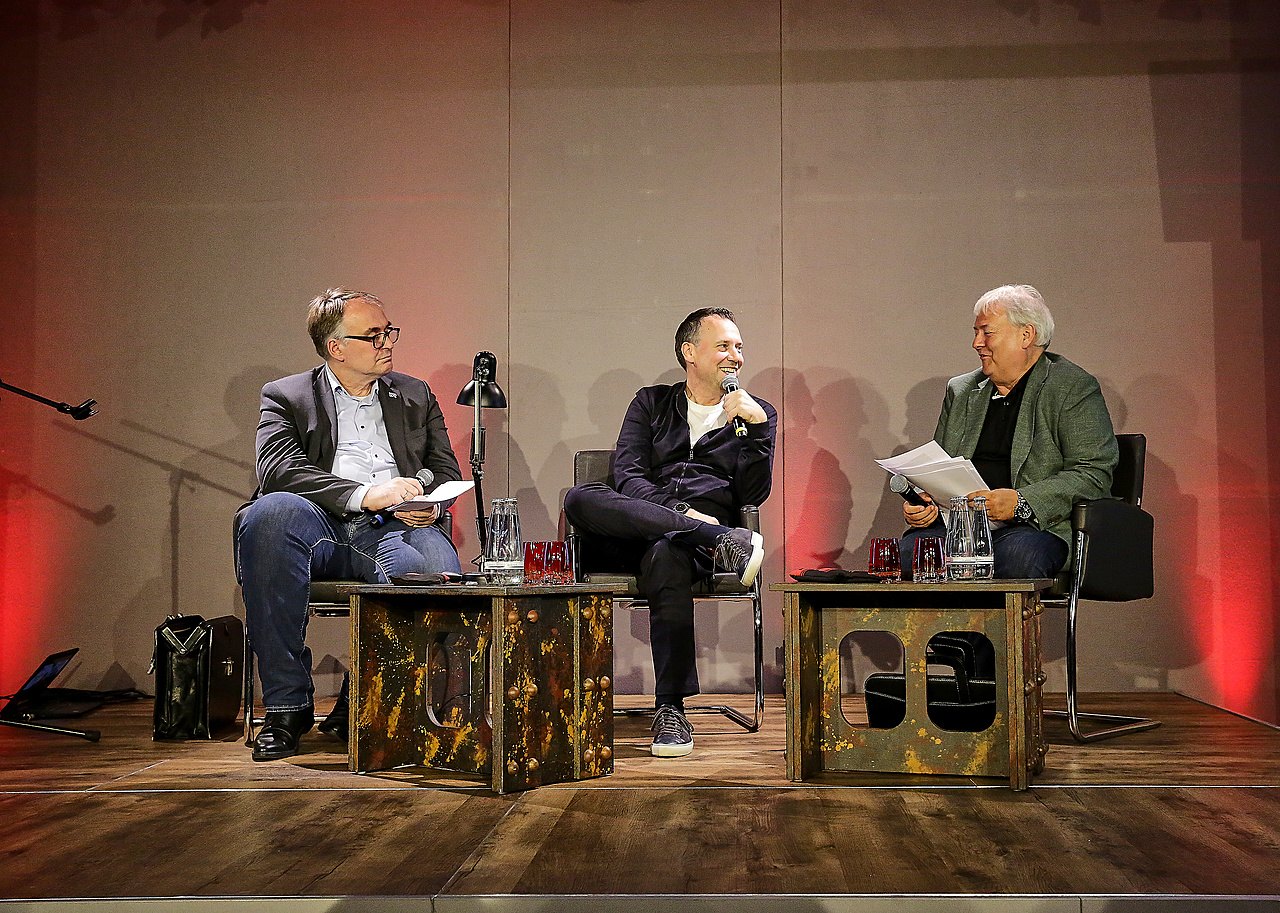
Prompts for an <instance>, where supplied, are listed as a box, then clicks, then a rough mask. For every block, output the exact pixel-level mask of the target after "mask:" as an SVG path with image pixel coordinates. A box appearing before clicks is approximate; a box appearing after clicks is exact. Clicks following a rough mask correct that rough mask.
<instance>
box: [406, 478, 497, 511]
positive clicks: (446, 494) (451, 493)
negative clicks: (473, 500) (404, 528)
mask: <svg viewBox="0 0 1280 913" xmlns="http://www.w3.org/2000/svg"><path fill="white" fill-rule="evenodd" d="M475 487H476V483H475V482H471V481H467V480H466V479H463V480H461V481H457V482H442V483H441V484H440V487H439V488H437V489H436V490H435V491H433V492H431V493H430V494H425V495H422V496H421V497H417V498H412V499H410V500H408V501H401V502H400V503H399V504H397V505H395V506H394V507H392V508H390V510H391V512H392V513H395V512H396V511H399V510H426V509H427V508H429V507H430V506H431V505H433V504H440V503H442V502H444V501H452V500H453V499H454V498H456V497H459V496H460V495H464V494H466V493H467V492H469V491H470V490H471V489H473V488H475Z"/></svg>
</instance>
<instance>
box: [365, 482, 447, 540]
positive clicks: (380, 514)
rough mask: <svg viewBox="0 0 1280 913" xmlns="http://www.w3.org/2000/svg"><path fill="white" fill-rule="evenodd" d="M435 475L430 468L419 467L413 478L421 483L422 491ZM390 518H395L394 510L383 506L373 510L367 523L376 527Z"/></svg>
mask: <svg viewBox="0 0 1280 913" xmlns="http://www.w3.org/2000/svg"><path fill="white" fill-rule="evenodd" d="M435 477H436V474H435V473H434V472H432V471H431V470H430V469H419V470H418V473H417V475H415V476H414V478H415V479H417V480H418V481H419V482H421V483H422V490H423V491H426V490H427V486H428V485H430V484H431V483H432V482H433V481H435ZM392 519H395V511H394V510H392V509H391V508H389V507H387V508H383V509H382V510H379V511H375V512H374V514H373V518H372V519H370V520H369V525H370V526H373V527H378V526H381V525H382V524H384V523H386V522H387V521H388V520H392Z"/></svg>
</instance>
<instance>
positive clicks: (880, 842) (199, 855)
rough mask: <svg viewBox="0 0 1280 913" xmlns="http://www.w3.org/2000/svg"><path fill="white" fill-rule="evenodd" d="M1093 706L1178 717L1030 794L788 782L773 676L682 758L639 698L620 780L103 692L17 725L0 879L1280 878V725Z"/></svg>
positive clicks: (4, 734) (552, 889) (1266, 881)
mask: <svg viewBox="0 0 1280 913" xmlns="http://www.w3.org/2000/svg"><path fill="white" fill-rule="evenodd" d="M729 700H730V701H734V700H740V699H737V698H730V699H729ZM1049 700H1050V701H1052V700H1053V698H1052V696H1051V697H1050V699H1049ZM619 701H620V703H624V702H625V703H632V704H635V703H638V699H634V698H625V697H623V698H620V699H619ZM1090 703H1091V704H1095V705H1097V706H1099V707H1121V706H1125V705H1129V706H1131V707H1132V709H1133V711H1134V712H1136V713H1141V714H1148V715H1154V716H1156V717H1157V718H1160V719H1162V720H1164V725H1163V726H1162V727H1161V728H1160V729H1157V730H1154V731H1153V732H1149V733H1142V734H1138V735H1134V736H1129V737H1125V738H1123V739H1118V740H1115V741H1109V742H1102V743H1095V744H1091V745H1078V744H1076V743H1075V742H1074V741H1072V740H1071V739H1070V737H1069V735H1067V734H1066V731H1065V727H1064V726H1062V725H1061V724H1059V723H1057V722H1050V723H1049V724H1048V725H1047V734H1048V737H1049V741H1050V744H1051V749H1050V752H1049V756H1048V764H1047V766H1046V769H1045V772H1044V774H1043V775H1042V776H1041V777H1039V778H1037V779H1036V781H1035V782H1034V784H1033V786H1032V788H1031V789H1030V790H1029V791H1027V792H1025V793H1014V792H1012V791H1010V790H1009V789H1008V788H1007V784H1006V783H1004V782H1003V781H1001V780H982V781H973V780H969V779H966V778H955V777H932V778H922V777H911V776H906V775H882V774H853V773H849V774H829V775H825V776H823V777H821V778H818V779H816V780H814V781H810V782H805V783H792V782H789V781H787V780H786V778H785V772H786V765H785V759H784V757H783V747H784V744H785V733H784V726H783V717H782V712H781V704H780V701H779V700H778V699H777V698H771V699H770V703H769V708H768V712H767V714H766V724H765V726H764V728H763V729H762V731H761V732H759V733H756V734H748V733H745V732H743V731H742V730H741V729H739V728H737V727H736V726H734V725H733V724H732V723H730V722H728V721H726V720H724V719H722V718H718V717H710V716H698V717H695V718H694V723H695V726H696V729H697V731H696V748H695V751H694V753H693V754H692V755H690V756H689V757H688V758H684V759H677V760H666V759H657V758H653V757H651V756H650V755H649V753H648V742H649V732H648V728H647V721H646V720H644V719H638V718H627V719H619V720H618V721H617V724H618V725H617V739H616V744H615V759H616V773H615V774H614V775H613V776H611V777H606V778H601V779H598V780H588V781H582V782H578V783H568V784H558V785H556V786H552V787H546V788H543V789H540V790H535V791H531V792H528V793H522V794H515V795H511V796H505V797H498V796H495V795H493V794H492V793H491V792H489V791H488V790H487V789H486V788H485V787H484V786H483V784H480V783H479V782H477V781H476V780H474V779H469V778H465V777H460V776H456V775H448V774H440V773H429V772H424V771H421V770H416V769H405V770H399V771H387V772H383V773H379V774H377V775H356V774H352V773H350V772H348V771H347V770H346V766H345V755H344V754H343V753H342V751H341V747H342V746H341V745H340V743H337V742H335V741H333V740H332V739H327V738H325V737H323V736H319V735H318V734H315V733H312V734H309V735H308V736H307V737H306V739H305V741H304V753H303V754H302V755H300V756H298V757H296V758H291V759H288V760H286V761H284V762H277V763H273V764H255V763H253V762H252V761H251V760H250V757H249V752H248V750H247V749H246V748H245V747H244V746H243V745H242V744H240V742H239V740H238V739H237V738H236V737H234V736H229V737H228V738H227V739H226V740H225V741H214V742H199V743H197V742H190V743H155V742H152V741H151V739H150V728H149V727H150V709H149V708H147V707H141V706H137V705H135V706H119V707H109V708H105V709H104V710H102V711H99V712H98V713H95V714H94V715H93V717H92V723H93V725H95V726H96V727H98V728H100V729H102V731H103V739H102V741H101V742H99V743H97V744H91V743H87V742H83V741H79V740H73V739H66V738H58V737H54V736H48V735H41V734H35V733H27V732H20V731H17V730H11V729H0V899H13V898H37V899H38V898H55V897H61V898H67V897H82V898H125V897H179V896H185V897H206V898H212V897H246V898H248V897H327V896H352V897H374V896H395V897H422V898H426V897H431V898H438V899H440V900H441V901H443V900H445V899H447V898H452V899H460V898H466V897H477V896H479V897H487V898H501V897H510V896H525V897H529V898H536V897H538V896H548V897H554V896H560V895H566V894H574V895H646V896H652V895H657V894H673V895H679V896H702V897H715V896H719V895H730V896H731V895H743V896H746V895H753V894H757V895H774V894H777V895H791V896H796V895H805V896H811V897H818V896H820V895H830V896H834V897H855V896H865V895H884V894H886V893H888V894H893V893H900V894H903V895H908V896H920V897H923V896H932V895H957V896H958V895H988V894H991V895H1028V896H1036V897H1044V898H1046V899H1047V898H1061V897H1067V896H1069V897H1079V898H1084V897H1088V896H1093V895H1113V894H1114V895H1117V896H1130V897H1139V896H1143V895H1148V894H1150V895H1156V896H1166V897H1185V896H1189V895H1200V894H1207V895H1222V896H1225V897H1246V896H1250V895H1261V896H1264V897H1277V898H1280V878H1278V877H1277V876H1276V874H1275V873H1276V872H1280V827H1278V825H1277V822H1280V731H1277V730H1276V729H1275V728H1273V727H1268V726H1264V725H1261V724H1258V723H1255V722H1252V721H1249V720H1245V719H1242V718H1240V717H1237V716H1234V715H1232V714H1229V713H1225V712H1223V711H1220V710H1216V709H1214V708H1211V707H1207V706H1205V705H1203V704H1199V703H1197V702H1195V701H1191V700H1188V699H1185V698H1181V697H1178V696H1176V695H1169V694H1160V695H1120V696H1105V695H1104V696H1091V698H1090ZM975 787H977V788H975ZM69 873H73V877H68V875H69ZM442 908H443V907H442Z"/></svg>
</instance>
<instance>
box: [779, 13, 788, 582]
mask: <svg viewBox="0 0 1280 913" xmlns="http://www.w3.org/2000/svg"><path fill="white" fill-rule="evenodd" d="M785 7H786V0H778V332H779V333H781V334H782V344H781V346H780V347H779V360H780V361H781V364H780V365H779V371H778V377H779V381H778V387H779V392H780V394H781V396H782V410H781V415H780V416H779V419H778V423H779V424H780V425H781V424H783V420H782V417H781V416H782V415H785V414H786V410H787V244H786V241H787V220H786V217H787V206H786V160H785V152H786V134H785V127H786V119H785V116H784V109H783V101H784V99H785V85H784V77H785V75H786V64H785V52H786V41H785V34H784V26H785V21H786V9H785ZM778 431H779V432H781V431H782V429H781V428H779V429H778ZM782 443H783V446H782V447H781V448H779V450H778V463H779V465H780V467H781V473H782V529H783V535H782V574H783V576H782V577H781V578H780V579H783V580H785V579H786V570H787V537H786V529H787V448H786V443H787V440H786V436H785V435H783V439H782Z"/></svg>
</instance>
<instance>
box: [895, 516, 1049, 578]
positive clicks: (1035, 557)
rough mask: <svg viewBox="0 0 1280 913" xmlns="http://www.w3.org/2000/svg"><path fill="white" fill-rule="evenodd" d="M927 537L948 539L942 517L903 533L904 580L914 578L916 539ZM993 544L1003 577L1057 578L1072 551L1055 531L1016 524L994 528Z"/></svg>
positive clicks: (901, 544) (999, 576)
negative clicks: (1048, 531)
mask: <svg viewBox="0 0 1280 913" xmlns="http://www.w3.org/2000/svg"><path fill="white" fill-rule="evenodd" d="M926 536H937V537H938V538H940V539H945V538H946V536H947V528H946V526H944V525H943V523H942V519H941V518H939V519H937V520H935V521H933V524H932V525H931V526H926V527H925V528H924V529H909V530H907V531H906V532H905V533H903V534H902V542H901V543H900V549H899V553H900V555H901V560H902V579H903V580H908V579H910V577H911V559H912V556H913V555H914V554H915V542H916V540H917V539H922V538H924V537H926ZM991 545H992V548H993V549H994V551H995V553H996V577H998V578H1000V579H1001V580H1013V579H1025V578H1040V577H1048V578H1053V577H1056V576H1058V571H1060V570H1062V567H1063V565H1065V564H1066V563H1067V557H1068V555H1069V554H1070V550H1069V549H1068V548H1067V543H1065V542H1063V541H1062V540H1061V539H1059V538H1058V537H1057V536H1055V535H1054V534H1053V533H1046V532H1044V531H1043V530H1039V529H1036V528H1035V527H1034V526H1023V525H1022V524H1016V523H1015V524H1009V525H1007V526H1002V527H1000V528H999V529H993V530H992V531H991Z"/></svg>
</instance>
